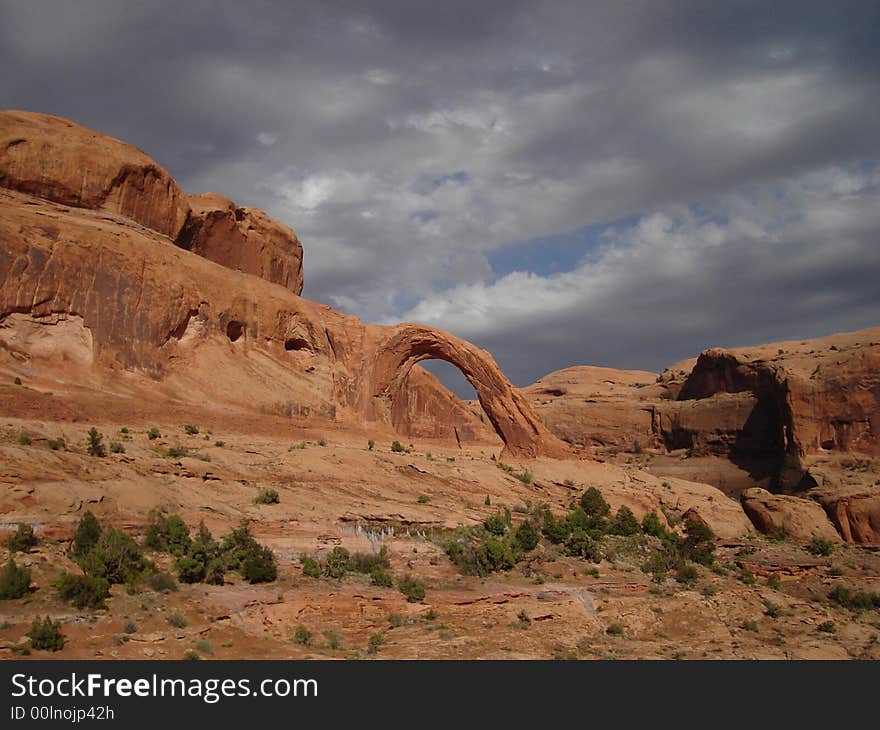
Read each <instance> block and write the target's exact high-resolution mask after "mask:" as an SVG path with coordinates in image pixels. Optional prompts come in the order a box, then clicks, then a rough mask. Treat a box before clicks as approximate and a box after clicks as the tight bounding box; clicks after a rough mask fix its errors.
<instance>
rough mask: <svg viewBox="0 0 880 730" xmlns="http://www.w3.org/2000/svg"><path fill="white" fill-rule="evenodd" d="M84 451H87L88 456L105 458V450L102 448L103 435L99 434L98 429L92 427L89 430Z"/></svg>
mask: <svg viewBox="0 0 880 730" xmlns="http://www.w3.org/2000/svg"><path fill="white" fill-rule="evenodd" d="M86 451H88V453H89V456H96V457H98V458H103V457H105V456H107V450H106V449H105V448H104V434H102V433H99V432H98V429H97V428H95V427H94V426H92V427H91V428H90V429H89V433H88V437H87V441H86Z"/></svg>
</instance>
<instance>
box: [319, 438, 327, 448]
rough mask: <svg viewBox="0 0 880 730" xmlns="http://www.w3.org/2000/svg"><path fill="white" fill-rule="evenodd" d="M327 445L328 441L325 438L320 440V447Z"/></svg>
mask: <svg viewBox="0 0 880 730" xmlns="http://www.w3.org/2000/svg"><path fill="white" fill-rule="evenodd" d="M326 445H327V439H325V438H324V437H323V436H322V437H321V438H319V439H318V446H326Z"/></svg>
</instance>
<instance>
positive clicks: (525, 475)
mask: <svg viewBox="0 0 880 730" xmlns="http://www.w3.org/2000/svg"><path fill="white" fill-rule="evenodd" d="M513 476H515V477H516V478H517V479H519V480H520V481H521V482H522V483H523V484H531V483H532V478H533V477H532V472H530V471H529V470H528V469H523V470H522V471H521V472H520V473H518V474H517V473H515V474H514V475H513Z"/></svg>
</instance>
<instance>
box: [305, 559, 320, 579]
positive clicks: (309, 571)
mask: <svg viewBox="0 0 880 730" xmlns="http://www.w3.org/2000/svg"><path fill="white" fill-rule="evenodd" d="M300 563H301V564H302V572H303V575H304V576H306V577H307V578H320V577H321V564H320V563H319V562H318V561H317V560H315V559H314V558H310V557H309V556H308V555H303V556H302V557H301V558H300Z"/></svg>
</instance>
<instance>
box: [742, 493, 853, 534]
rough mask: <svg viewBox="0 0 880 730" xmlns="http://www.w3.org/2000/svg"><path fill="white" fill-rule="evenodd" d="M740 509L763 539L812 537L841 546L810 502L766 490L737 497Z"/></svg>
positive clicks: (825, 521)
mask: <svg viewBox="0 0 880 730" xmlns="http://www.w3.org/2000/svg"><path fill="white" fill-rule="evenodd" d="M740 501H741V503H742V508H743V510H744V511H745V513H746V515H747V516H748V518H749V519H750V520H751V521H752V524H753V525H754V526H755V528H756V529H757V530H758V531H759V532H762V533H764V534H765V535H770V534H774V533H777V532H780V531H784V532H785V534H786V535H788V536H789V537H791V538H793V539H795V540H803V541H807V540H811V539H813V538H814V537H818V538H822V539H824V540H831V541H832V542H840V535H838V534H837V531H836V530H835V529H834V526H833V525H832V524H831V521H830V520H829V519H828V515H826V514H825V510H823V509H822V507H821V505H819V504H817V503H816V502H814V501H812V500H809V499H802V498H801V497H792V496H788V495H783V494H771V493H770V492H768V491H767V490H766V489H760V488H754V489H747V490H745V491H744V492H743V493H742V495H741V496H740Z"/></svg>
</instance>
